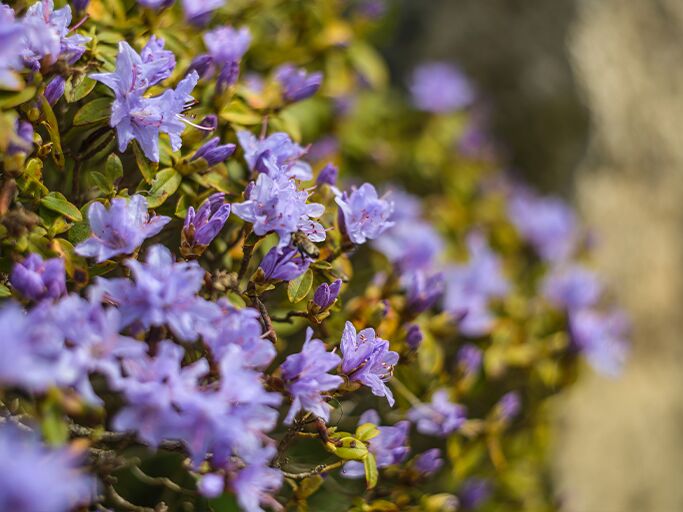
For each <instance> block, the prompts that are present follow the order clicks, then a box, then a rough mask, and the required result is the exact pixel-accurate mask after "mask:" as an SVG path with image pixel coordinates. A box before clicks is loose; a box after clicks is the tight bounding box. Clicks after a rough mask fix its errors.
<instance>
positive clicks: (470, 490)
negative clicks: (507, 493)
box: [458, 478, 491, 510]
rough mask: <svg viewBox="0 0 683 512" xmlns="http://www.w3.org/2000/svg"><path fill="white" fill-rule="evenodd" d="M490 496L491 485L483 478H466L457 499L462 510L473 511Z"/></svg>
mask: <svg viewBox="0 0 683 512" xmlns="http://www.w3.org/2000/svg"><path fill="white" fill-rule="evenodd" d="M490 495H491V483H490V482H489V481H488V480H485V479H483V478H468V479H467V480H465V481H464V482H463V484H462V487H461V488H460V492H459V493H458V497H459V498H460V505H461V506H462V508H463V509H464V510H475V509H477V508H479V506H480V505H481V504H482V503H483V502H484V501H486V500H487V499H488V498H489V496H490Z"/></svg>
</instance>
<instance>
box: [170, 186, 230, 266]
mask: <svg viewBox="0 0 683 512" xmlns="http://www.w3.org/2000/svg"><path fill="white" fill-rule="evenodd" d="M224 198H225V194H223V193H222V192H217V193H215V194H212V195H211V196H209V198H208V199H207V200H206V201H204V202H203V203H202V205H201V206H200V207H199V209H198V210H197V212H196V213H195V211H194V208H193V207H192V206H190V207H189V208H188V209H187V216H186V217H185V225H184V226H183V231H182V233H181V246H180V252H181V253H182V254H183V256H189V255H201V254H202V253H203V252H204V251H205V250H206V248H207V247H208V246H209V244H210V243H211V242H212V241H213V239H214V238H216V237H217V236H218V233H220V232H221V229H223V226H224V225H225V223H226V221H227V220H228V217H229V216H230V204H228V203H225V202H224Z"/></svg>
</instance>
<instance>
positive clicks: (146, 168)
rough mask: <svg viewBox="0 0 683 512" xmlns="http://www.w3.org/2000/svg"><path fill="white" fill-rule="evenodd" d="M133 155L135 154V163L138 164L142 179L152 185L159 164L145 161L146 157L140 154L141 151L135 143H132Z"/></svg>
mask: <svg viewBox="0 0 683 512" xmlns="http://www.w3.org/2000/svg"><path fill="white" fill-rule="evenodd" d="M133 153H135V161H136V162H137V164H138V168H139V169H140V173H141V174H142V177H143V179H144V180H145V182H146V183H152V180H153V179H154V173H155V172H156V170H157V168H158V167H157V166H158V165H159V164H157V163H151V162H150V161H149V160H147V157H146V156H145V154H144V153H143V152H142V149H140V146H139V145H138V143H137V142H135V141H133Z"/></svg>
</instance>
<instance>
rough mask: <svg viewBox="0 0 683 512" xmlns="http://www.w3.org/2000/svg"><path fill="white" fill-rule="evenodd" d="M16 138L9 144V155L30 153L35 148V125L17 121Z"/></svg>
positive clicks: (15, 124)
mask: <svg viewBox="0 0 683 512" xmlns="http://www.w3.org/2000/svg"><path fill="white" fill-rule="evenodd" d="M14 131H15V136H14V137H12V140H11V141H10V143H9V147H8V148H7V154H9V155H16V154H17V153H30V152H31V150H32V148H33V125H32V124H31V123H29V122H28V121H20V120H18V119H17V120H16V122H15V123H14Z"/></svg>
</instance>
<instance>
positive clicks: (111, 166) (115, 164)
mask: <svg viewBox="0 0 683 512" xmlns="http://www.w3.org/2000/svg"><path fill="white" fill-rule="evenodd" d="M104 175H105V176H106V177H107V178H109V180H110V181H111V183H112V185H113V184H114V183H116V180H118V179H119V178H121V177H122V176H123V165H122V164H121V159H120V158H119V157H118V155H116V154H114V153H112V154H111V155H109V157H108V158H107V163H106V164H105V166H104Z"/></svg>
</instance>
